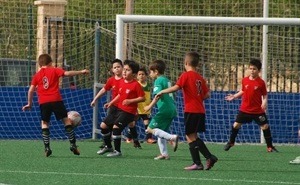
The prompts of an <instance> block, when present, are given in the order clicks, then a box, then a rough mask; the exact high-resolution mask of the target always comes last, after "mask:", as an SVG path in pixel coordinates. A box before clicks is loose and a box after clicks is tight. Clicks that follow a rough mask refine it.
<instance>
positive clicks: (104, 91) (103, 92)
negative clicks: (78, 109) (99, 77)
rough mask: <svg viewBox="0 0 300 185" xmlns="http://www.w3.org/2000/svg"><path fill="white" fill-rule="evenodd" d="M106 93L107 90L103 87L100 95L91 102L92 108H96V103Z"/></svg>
mask: <svg viewBox="0 0 300 185" xmlns="http://www.w3.org/2000/svg"><path fill="white" fill-rule="evenodd" d="M105 93H106V90H105V88H104V87H103V88H102V89H101V90H100V91H99V92H98V94H97V95H96V96H95V97H94V99H93V101H92V102H91V106H92V107H94V106H95V104H96V101H97V100H98V99H99V98H100V97H101V96H103V94H105Z"/></svg>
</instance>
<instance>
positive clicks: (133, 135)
mask: <svg viewBox="0 0 300 185" xmlns="http://www.w3.org/2000/svg"><path fill="white" fill-rule="evenodd" d="M136 120H137V119H136ZM135 124H136V121H132V122H131V123H129V124H128V129H129V130H130V134H131V138H132V140H133V146H134V147H135V148H138V149H142V146H141V144H140V142H139V139H138V133H137V131H136V126H135Z"/></svg>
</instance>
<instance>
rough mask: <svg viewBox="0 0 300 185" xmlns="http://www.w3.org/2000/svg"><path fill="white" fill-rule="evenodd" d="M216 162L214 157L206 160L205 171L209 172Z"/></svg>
mask: <svg viewBox="0 0 300 185" xmlns="http://www.w3.org/2000/svg"><path fill="white" fill-rule="evenodd" d="M217 161H218V158H217V157H216V156H214V155H211V156H210V158H209V159H207V160H206V168H205V170H210V169H211V168H212V167H213V166H214V164H215V163H216V162H217Z"/></svg>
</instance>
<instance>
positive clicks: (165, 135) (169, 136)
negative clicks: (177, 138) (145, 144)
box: [152, 128, 174, 141]
mask: <svg viewBox="0 0 300 185" xmlns="http://www.w3.org/2000/svg"><path fill="white" fill-rule="evenodd" d="M152 134H153V135H154V136H156V137H159V138H162V139H166V140H168V141H170V140H172V138H173V137H174V136H173V135H172V134H169V133H168V132H165V131H163V130H161V129H159V128H154V129H153V130H152Z"/></svg>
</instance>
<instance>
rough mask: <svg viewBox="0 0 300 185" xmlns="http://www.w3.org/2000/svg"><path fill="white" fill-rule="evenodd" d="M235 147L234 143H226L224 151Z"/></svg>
mask: <svg viewBox="0 0 300 185" xmlns="http://www.w3.org/2000/svg"><path fill="white" fill-rule="evenodd" d="M233 146H234V144H232V143H226V145H225V146H224V150H225V151H228V150H229V149H230V148H231V147H233Z"/></svg>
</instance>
